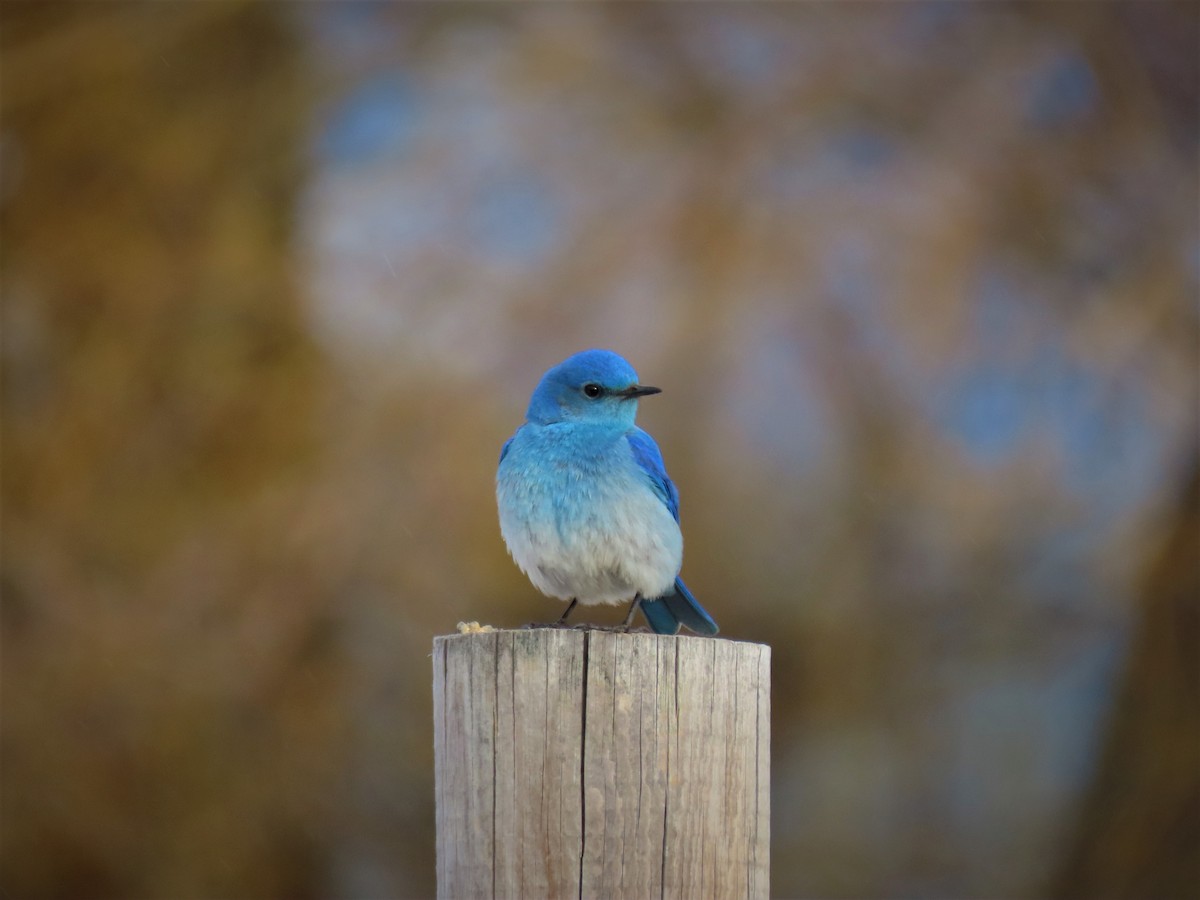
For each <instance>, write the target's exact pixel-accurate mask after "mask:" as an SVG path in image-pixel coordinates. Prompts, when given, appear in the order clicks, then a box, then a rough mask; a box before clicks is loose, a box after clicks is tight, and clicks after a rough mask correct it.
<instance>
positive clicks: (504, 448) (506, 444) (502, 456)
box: [498, 434, 516, 463]
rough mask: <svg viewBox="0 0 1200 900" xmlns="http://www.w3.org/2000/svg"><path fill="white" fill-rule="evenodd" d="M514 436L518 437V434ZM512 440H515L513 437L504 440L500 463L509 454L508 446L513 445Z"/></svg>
mask: <svg viewBox="0 0 1200 900" xmlns="http://www.w3.org/2000/svg"><path fill="white" fill-rule="evenodd" d="M513 437H516V435H515V434H514V435H513ZM512 442H513V439H512V438H509V439H508V440H507V441H505V442H504V446H503V447H501V448H500V459H499V461H498V463H502V462H504V457H506V456H508V448H509V447H511V446H512Z"/></svg>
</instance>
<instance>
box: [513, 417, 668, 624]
mask: <svg viewBox="0 0 1200 900" xmlns="http://www.w3.org/2000/svg"><path fill="white" fill-rule="evenodd" d="M521 437H522V436H521V435H520V434H518V435H517V437H516V438H515V439H514V441H513V444H512V446H511V447H510V450H509V452H508V453H507V454H506V456H505V458H504V460H503V461H502V462H501V465H500V469H499V471H498V472H497V478H496V496H497V501H498V505H499V510H500V529H501V532H502V533H503V535H504V540H505V542H506V543H507V545H508V548H509V552H510V553H511V554H512V556H513V558H514V560H516V562H517V564H518V565H519V566H520V567H521V568H522V570H524V571H525V573H526V574H527V575H528V576H529V578H530V580H531V581H533V583H534V584H535V586H537V587H538V589H539V590H541V591H542V592H543V593H546V594H549V595H551V596H555V597H562V598H564V599H567V598H570V597H577V598H578V599H579V600H580V602H582V603H620V602H622V601H625V600H629V599H630V598H631V597H632V596H633V594H634V593H639V592H640V593H641V594H642V595H643V596H646V597H656V596H659V595H661V594H662V593H664V592H666V591H667V590H668V589H669V588H670V586H671V585H672V583H673V582H674V579H675V576H676V575H677V574H678V573H679V567H680V565H681V563H682V559H683V538H682V535H681V534H680V531H679V526H678V524H677V523H676V522H675V519H674V517H673V516H672V515H671V513H670V511H669V510H668V509H667V507H666V505H665V504H664V503H663V502H662V500H661V499H660V498H659V497H658V496H657V495H656V494H655V493H654V491H653V490H651V488H650V486H649V483H648V481H647V479H646V477H645V475H644V473H642V471H641V469H640V468H639V467H638V465H637V463H636V461H635V460H634V459H633V455H632V452H631V451H630V450H629V447H628V444H627V443H626V442H625V441H624V440H623V439H622V440H620V441H615V440H614V441H611V442H609V443H608V444H606V445H601V446H596V444H595V443H593V444H592V445H590V446H589V447H588V448H587V451H588V452H578V451H579V448H569V447H564V446H563V443H562V442H561V441H555V440H542V441H537V440H528V439H526V440H521V439H520V438H521ZM567 450H570V451H572V452H565V451H567Z"/></svg>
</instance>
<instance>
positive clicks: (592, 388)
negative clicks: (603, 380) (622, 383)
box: [583, 381, 604, 400]
mask: <svg viewBox="0 0 1200 900" xmlns="http://www.w3.org/2000/svg"><path fill="white" fill-rule="evenodd" d="M603 393H604V389H603V388H601V387H600V385H598V384H596V383H595V382H594V381H589V382H588V383H587V384H585V385H584V386H583V395H584V396H585V397H588V398H589V399H592V400H595V399H596V398H597V397H599V396H600V395H601V394H603Z"/></svg>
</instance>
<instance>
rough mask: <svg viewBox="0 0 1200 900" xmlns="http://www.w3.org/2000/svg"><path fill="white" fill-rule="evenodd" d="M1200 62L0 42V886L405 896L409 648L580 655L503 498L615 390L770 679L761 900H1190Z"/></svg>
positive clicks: (892, 51) (70, 26)
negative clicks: (649, 395)
mask: <svg viewBox="0 0 1200 900" xmlns="http://www.w3.org/2000/svg"><path fill="white" fill-rule="evenodd" d="M1198 40H1200V6H1198V5H1197V4H1195V3H1192V2H1137V3H1119V2H1112V3H1075V4H1008V3H1001V2H997V3H987V4H970V3H953V2H950V3H947V2H898V3H868V2H862V3H794V4H783V3H772V4H767V3H763V4H738V5H726V4H722V3H704V4H637V3H629V4H602V3H589V4H570V5H566V4H562V5H560V4H549V3H520V4H516V3H513V4H488V5H479V6H477V5H470V4H459V3H436V4H419V3H405V4H374V3H358V2H347V3H282V2H275V3H269V2H260V3H236V2H224V0H218V2H203V3H201V2H161V3H132V4H131V3H78V4H66V5H64V4H60V3H53V2H4V3H3V4H0V227H2V233H0V266H2V272H3V274H2V279H3V280H2V288H3V320H2V324H3V330H2V335H3V340H2V345H0V364H2V376H3V431H2V436H3V482H2V484H3V488H2V490H3V494H2V496H3V566H2V587H3V594H2V598H3V603H2V606H0V626H2V632H0V634H2V638H0V648H2V651H3V652H2V666H3V693H2V695H0V701H2V706H0V754H2V755H0V778H2V793H0V825H2V827H0V838H2V844H0V869H2V872H0V893H3V896H4V897H6V898H14V900H16V898H25V897H72V898H91V897H113V898H117V897H120V898H306V897H312V898H326V897H344V898H390V897H422V896H429V895H430V894H431V893H432V891H433V878H434V847H433V837H432V833H433V829H432V823H433V812H434V811H433V793H432V738H431V725H430V718H431V709H430V706H431V701H430V662H429V652H430V648H431V641H432V638H433V636H434V635H436V634H441V633H447V632H450V631H452V630H453V629H454V627H455V624H456V623H457V622H458V621H459V620H473V619H474V620H481V621H483V622H487V623H491V624H493V625H497V626H516V625H519V624H521V623H524V622H527V621H530V620H545V619H548V618H551V617H553V616H556V615H557V614H558V612H559V609H560V607H559V606H558V605H557V604H555V603H552V602H550V601H547V600H545V599H544V598H542V597H541V596H540V595H538V594H537V593H536V592H535V591H534V590H533V588H532V587H531V586H530V585H529V584H528V582H526V580H525V579H524V577H523V576H522V575H521V574H520V572H519V571H518V570H517V569H516V567H515V566H514V565H513V564H512V563H511V562H510V561H509V559H508V558H507V556H506V554H505V551H504V547H503V544H502V542H501V540H500V536H499V531H498V527H497V524H496V517H495V510H494V501H493V493H492V492H493V485H492V478H493V473H494V466H495V462H496V458H497V454H498V451H499V447H500V445H501V443H502V442H503V441H504V440H505V438H507V437H508V435H509V434H510V433H511V431H512V430H513V429H514V428H515V426H516V425H517V424H518V423H519V422H520V420H521V417H522V414H523V412H524V408H525V403H526V401H527V398H528V394H529V392H530V391H531V389H532V388H533V386H534V384H535V382H536V379H537V377H538V375H539V374H540V373H541V371H542V370H544V369H545V368H546V367H548V366H549V365H552V364H554V363H556V362H558V361H559V360H561V359H562V358H564V357H565V356H567V355H568V354H570V353H572V352H574V351H576V350H579V349H583V348H585V347H592V346H601V347H610V348H612V349H615V350H618V351H619V352H621V353H623V354H624V355H626V356H627V357H628V358H629V359H630V360H632V361H633V363H634V364H635V366H636V367H637V368H638V370H639V373H640V375H641V376H642V378H643V380H645V381H647V382H649V383H651V384H656V385H659V386H661V387H662V388H663V389H664V393H663V394H662V396H661V397H656V398H653V399H652V400H650V401H647V402H645V403H643V404H642V414H641V424H642V425H643V426H644V427H646V428H647V429H648V430H649V431H651V432H652V433H653V434H654V435H655V436H656V437H657V438H658V440H659V443H660V444H661V446H662V448H663V451H664V453H665V456H666V459H667V461H668V465H669V468H670V471H671V474H672V476H673V478H674V480H675V481H676V483H677V484H678V485H679V488H680V490H681V492H682V496H683V509H682V512H683V527H684V534H685V538H686V554H685V564H684V575H685V576H686V577H687V579H688V582H689V584H690V585H691V586H692V588H693V589H694V591H695V593H696V595H697V596H698V597H700V598H701V600H702V601H703V602H704V604H705V605H706V606H707V608H708V609H709V610H710V611H711V612H712V613H713V615H714V616H715V617H716V618H717V620H718V621H719V622H720V623H721V625H722V629H723V633H724V635H726V636H728V637H730V638H734V639H745V640H757V641H767V642H769V643H770V644H771V645H772V647H773V651H774V666H773V679H774V709H773V723H772V724H773V731H774V733H773V754H772V757H773V758H772V764H773V789H772V803H773V809H772V828H773V860H772V877H773V892H774V893H775V894H776V895H777V896H781V897H793V896H819V897H846V898H859V897H862V898H866V897H915V896H920V897H946V898H1008V897H1014V898H1015V897H1100V896H1128V897H1145V898H1148V897H1162V898H1167V897H1184V896H1195V895H1196V894H1195V889H1196V886H1197V884H1198V881H1197V878H1200V857H1198V850H1200V848H1198V841H1200V712H1198V710H1200V683H1198V682H1200V679H1198V669H1197V665H1198V663H1197V643H1198V635H1200V625H1198V622H1200V614H1198V612H1197V594H1198V593H1200V575H1198V572H1197V565H1198V562H1197V559H1198V556H1200V554H1197V548H1198V546H1200V482H1198V480H1197V479H1198V474H1200V468H1198V465H1200V456H1198V452H1200V451H1198V447H1200V433H1198V425H1197V410H1198V408H1200V399H1198V389H1197V378H1198V368H1197V366H1198V358H1197V348H1198V335H1200V330H1198V329H1200V323H1198V318H1200V304H1198V303H1197V297H1198V284H1200V227H1198V213H1197V204H1198V198H1200V181H1198V175H1197V164H1196V160H1197V150H1198V147H1200V144H1198V126H1197V108H1198V103H1200V70H1198V62H1197V53H1196V47H1197V42H1198ZM606 612H607V613H609V614H610V616H609V618H612V619H613V621H615V620H616V619H618V618H619V617H620V615H621V611H619V610H601V611H599V612H598V613H597V614H596V618H598V619H601V620H604V619H605V615H604V614H605V613H606Z"/></svg>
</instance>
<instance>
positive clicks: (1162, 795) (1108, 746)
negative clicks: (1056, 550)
mask: <svg viewBox="0 0 1200 900" xmlns="http://www.w3.org/2000/svg"><path fill="white" fill-rule="evenodd" d="M1194 461H1195V463H1194V467H1193V469H1192V472H1191V475H1190V476H1189V478H1188V481H1187V484H1186V486H1185V488H1184V491H1183V496H1182V498H1181V502H1180V503H1179V506H1178V508H1177V511H1176V513H1175V518H1174V522H1173V523H1172V524H1171V526H1170V529H1169V531H1168V532H1167V534H1166V535H1165V538H1164V541H1163V546H1162V548H1161V550H1160V551H1159V552H1158V553H1157V555H1156V556H1155V558H1154V559H1153V560H1152V562H1151V565H1150V566H1149V567H1148V568H1147V571H1146V574H1145V576H1144V577H1143V579H1142V584H1141V588H1140V597H1139V600H1140V609H1139V617H1138V625H1137V631H1136V633H1135V635H1134V640H1133V646H1132V649H1131V651H1130V656H1129V661H1128V664H1127V671H1126V673H1125V676H1124V679H1123V682H1122V685H1121V691H1120V694H1119V696H1118V698H1117V702H1116V705H1115V707H1114V709H1113V713H1112V722H1111V725H1110V728H1109V733H1108V737H1107V740H1106V743H1105V747H1104V755H1103V757H1102V760H1101V764H1100V766H1099V768H1098V770H1097V772H1096V777H1095V780H1094V782H1093V783H1092V786H1091V788H1090V791H1089V795H1088V797H1087V802H1086V804H1085V805H1084V807H1083V812H1082V816H1081V819H1080V826H1079V834H1078V836H1077V838H1076V842H1075V845H1074V847H1073V848H1072V849H1071V851H1070V853H1069V854H1068V855H1067V859H1066V861H1065V864H1064V865H1063V867H1062V870H1061V871H1060V873H1059V875H1058V881H1057V883H1056V885H1055V894H1056V895H1057V896H1059V897H1067V898H1076V897H1079V898H1083V897H1088V898H1102V897H1129V898H1133V897H1188V896H1192V895H1194V894H1195V892H1196V890H1197V889H1198V888H1200V674H1198V670H1197V663H1198V655H1197V651H1198V649H1200V556H1198V554H1197V549H1198V548H1200V455H1198V456H1196V457H1194Z"/></svg>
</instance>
